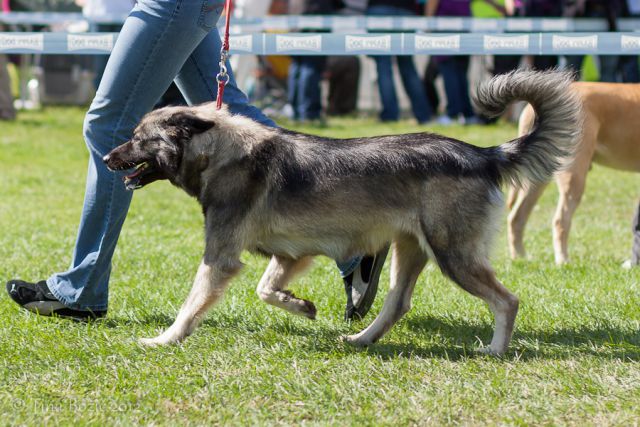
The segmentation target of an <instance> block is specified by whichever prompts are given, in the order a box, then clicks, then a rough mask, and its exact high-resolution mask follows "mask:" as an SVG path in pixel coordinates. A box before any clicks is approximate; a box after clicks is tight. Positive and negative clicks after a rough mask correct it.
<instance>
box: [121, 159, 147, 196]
mask: <svg viewBox="0 0 640 427" xmlns="http://www.w3.org/2000/svg"><path fill="white" fill-rule="evenodd" d="M151 172H153V168H152V167H151V165H150V164H149V163H147V162H143V163H140V164H139V165H137V166H136V168H135V170H134V171H133V173H130V174H129V175H126V176H125V177H124V178H123V179H122V180H123V181H124V185H125V187H126V188H127V190H137V189H138V188H142V187H143V186H144V182H143V179H142V178H143V177H144V176H145V175H148V174H150V173H151Z"/></svg>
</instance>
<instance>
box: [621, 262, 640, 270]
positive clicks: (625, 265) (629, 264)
mask: <svg viewBox="0 0 640 427" xmlns="http://www.w3.org/2000/svg"><path fill="white" fill-rule="evenodd" d="M637 265H638V264H636V263H634V262H633V261H631V260H630V259H628V260H626V261H625V262H623V263H622V266H621V267H622V268H623V269H625V270H631V269H632V268H633V267H636V266H637Z"/></svg>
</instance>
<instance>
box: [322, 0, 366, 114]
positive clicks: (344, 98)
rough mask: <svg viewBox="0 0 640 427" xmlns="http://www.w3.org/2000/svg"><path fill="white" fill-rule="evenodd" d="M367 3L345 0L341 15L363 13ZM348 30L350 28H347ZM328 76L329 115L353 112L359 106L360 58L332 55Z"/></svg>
mask: <svg viewBox="0 0 640 427" xmlns="http://www.w3.org/2000/svg"><path fill="white" fill-rule="evenodd" d="M365 8H366V4H365V3H363V2H362V1H358V0H357V1H354V0H344V8H342V9H341V10H340V11H339V14H340V15H362V14H363V13H364V11H365ZM347 30H348V29H347ZM326 76H327V80H328V82H329V96H328V99H327V115H329V116H344V115H348V114H352V113H354V112H355V111H356V109H357V107H358V89H359V86H360V58H359V57H358V56H351V55H336V56H330V57H329V58H328V59H327V68H326Z"/></svg>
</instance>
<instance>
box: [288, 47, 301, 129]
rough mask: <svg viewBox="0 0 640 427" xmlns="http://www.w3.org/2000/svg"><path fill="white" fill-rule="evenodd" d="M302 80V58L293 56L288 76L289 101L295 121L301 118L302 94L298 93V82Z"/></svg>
mask: <svg viewBox="0 0 640 427" xmlns="http://www.w3.org/2000/svg"><path fill="white" fill-rule="evenodd" d="M299 79H300V57H299V56H292V57H291V64H290V65H289V76H288V82H287V84H288V93H287V96H288V100H289V104H290V105H291V108H292V109H293V119H294V120H298V119H299V118H300V109H299V107H298V103H299V98H300V93H299V92H298V80H299Z"/></svg>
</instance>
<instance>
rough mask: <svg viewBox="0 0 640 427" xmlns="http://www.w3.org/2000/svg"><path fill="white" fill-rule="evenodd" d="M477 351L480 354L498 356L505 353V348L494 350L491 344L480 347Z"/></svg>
mask: <svg viewBox="0 0 640 427" xmlns="http://www.w3.org/2000/svg"><path fill="white" fill-rule="evenodd" d="M477 352H478V353H480V354H486V355H487V356H496V357H499V356H502V355H503V354H504V350H494V349H493V348H491V346H486V347H480V348H479V349H478V350H477Z"/></svg>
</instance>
